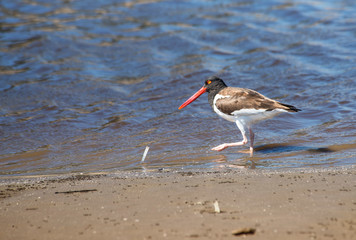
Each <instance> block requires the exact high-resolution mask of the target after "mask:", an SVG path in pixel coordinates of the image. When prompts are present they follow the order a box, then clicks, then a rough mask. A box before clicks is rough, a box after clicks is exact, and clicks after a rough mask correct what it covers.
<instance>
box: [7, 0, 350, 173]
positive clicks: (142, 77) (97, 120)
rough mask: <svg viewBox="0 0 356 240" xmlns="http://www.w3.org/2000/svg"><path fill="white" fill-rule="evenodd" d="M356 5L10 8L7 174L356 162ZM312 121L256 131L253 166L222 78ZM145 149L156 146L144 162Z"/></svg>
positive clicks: (198, 1)
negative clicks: (222, 109) (212, 98)
mask: <svg viewBox="0 0 356 240" xmlns="http://www.w3.org/2000/svg"><path fill="white" fill-rule="evenodd" d="M355 12H356V4H355V3H354V1H332V0H329V1H302V0H300V1H283V0H280V1H278V0H274V1H235V0H231V1H207V0H206V1H204V0H195V1H158V0H150V1H144V0H138V1H126V2H125V1H114V0H107V1H105V0H103V1H64V0H62V1H60V0H54V1H40V0H31V1H20V0H13V1H3V2H2V6H1V9H0V17H1V24H0V26H1V28H0V29H1V30H0V31H1V35H0V49H1V53H0V54H1V55H0V142H1V143H0V176H10V175H37V174H60V173H73V172H97V171H117V170H131V169H142V168H145V169H158V168H168V169H182V168H183V169H216V168H222V167H223V168H234V167H256V168H271V169H276V168H312V167H323V168H328V167H335V166H350V165H354V164H355V160H356V138H355V137H356V131H355V123H356V120H355V116H356V114H355V113H356V112H355V106H356V105H355V103H356V84H355V79H356V41H355V37H356V17H355V14H354V13H355ZM211 75H218V76H220V77H221V78H223V79H224V80H225V82H226V83H227V84H228V85H230V86H238V87H247V88H251V89H255V90H257V91H259V92H261V93H263V94H264V95H266V96H268V97H271V98H275V99H278V100H280V101H281V102H284V103H287V104H292V105H294V106H296V107H298V108H301V109H302V110H303V111H302V112H299V113H294V114H284V115H280V116H278V117H276V118H274V119H273V120H269V121H266V122H262V123H260V124H259V125H257V126H255V128H254V129H255V132H256V147H257V151H256V153H255V156H254V158H252V160H253V162H251V161H250V160H251V158H250V157H249V156H248V155H247V154H244V153H240V152H239V151H240V150H243V149H246V148H244V147H237V148H230V149H227V150H225V151H223V152H213V151H210V150H209V149H210V148H212V147H214V146H216V145H218V144H220V143H223V142H231V141H239V140H240V139H241V135H240V133H239V131H238V129H237V128H236V126H235V125H234V124H232V123H230V122H227V121H225V120H223V119H220V118H218V116H217V115H216V114H215V113H214V112H213V111H212V109H210V106H209V104H208V102H207V95H203V96H202V97H200V98H199V99H198V100H197V101H195V102H194V103H192V104H191V105H189V106H188V107H186V108H184V109H183V110H178V109H177V108H178V107H179V106H180V104H182V103H183V102H184V101H185V100H186V99H187V98H188V97H190V96H191V95H192V94H193V93H194V92H195V91H197V90H198V89H199V88H200V87H201V86H202V85H203V81H204V80H205V79H206V78H207V77H209V76H211ZM146 146H149V147H150V150H149V152H148V155H147V158H146V160H145V163H144V164H143V165H141V164H140V161H141V158H142V154H143V152H144V149H145V147H146Z"/></svg>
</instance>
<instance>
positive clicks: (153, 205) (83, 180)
mask: <svg viewBox="0 0 356 240" xmlns="http://www.w3.org/2000/svg"><path fill="white" fill-rule="evenodd" d="M355 175H356V170H355V168H354V167H351V168H347V169H333V170H331V169H330V170H314V171H310V170H309V171H302V170H297V171H294V172H286V171H275V172H270V171H266V170H241V171H228V172H221V171H218V172H176V171H171V172H160V173H159V172H156V173H135V172H130V173H127V172H124V173H122V172H121V173H117V174H107V175H103V174H101V175H76V176H67V177H60V178H53V177H44V178H35V179H29V178H27V179H26V178H22V179H10V180H8V179H7V180H6V179H2V180H0V228H1V231H0V239H16V240H18V239H105V240H106V239H243V238H246V239H356V177H355ZM216 201H217V203H216ZM214 202H215V207H214ZM216 205H217V206H218V208H220V212H218V209H217V208H216ZM234 233H235V234H236V235H234ZM243 233H245V234H243Z"/></svg>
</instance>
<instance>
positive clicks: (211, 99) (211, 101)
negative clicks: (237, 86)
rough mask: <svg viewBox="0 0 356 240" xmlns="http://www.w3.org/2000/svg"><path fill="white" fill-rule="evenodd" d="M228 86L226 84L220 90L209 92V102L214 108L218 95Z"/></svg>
mask: <svg viewBox="0 0 356 240" xmlns="http://www.w3.org/2000/svg"><path fill="white" fill-rule="evenodd" d="M226 87H227V86H226V85H225V84H224V86H221V87H219V88H215V89H211V90H210V91H209V92H208V101H209V104H210V106H211V107H212V108H214V106H213V105H214V98H215V96H216V94H218V93H219V92H220V91H221V90H222V89H224V88H226Z"/></svg>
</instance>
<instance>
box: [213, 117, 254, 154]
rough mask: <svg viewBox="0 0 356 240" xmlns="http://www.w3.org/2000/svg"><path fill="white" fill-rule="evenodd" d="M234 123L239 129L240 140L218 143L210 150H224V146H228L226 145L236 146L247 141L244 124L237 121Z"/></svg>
mask: <svg viewBox="0 0 356 240" xmlns="http://www.w3.org/2000/svg"><path fill="white" fill-rule="evenodd" d="M236 125H237V127H238V128H239V129H240V131H241V134H242V138H243V140H242V141H241V142H234V143H223V144H220V145H219V146H217V147H214V148H212V149H211V150H214V151H222V150H224V149H225V148H228V147H236V146H242V145H245V144H246V143H247V137H246V131H245V126H244V125H243V124H242V123H241V122H239V121H236Z"/></svg>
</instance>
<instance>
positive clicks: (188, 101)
mask: <svg viewBox="0 0 356 240" xmlns="http://www.w3.org/2000/svg"><path fill="white" fill-rule="evenodd" d="M205 92H206V87H202V88H201V89H200V90H199V91H198V92H196V93H195V94H194V95H193V96H191V97H190V98H188V100H187V101H185V102H184V103H183V104H182V105H181V106H180V107H179V108H178V109H182V108H184V107H185V106H187V105H188V104H190V103H191V102H193V101H194V100H195V99H197V98H198V97H199V96H200V95H202V94H203V93H205Z"/></svg>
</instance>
